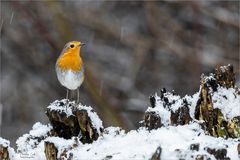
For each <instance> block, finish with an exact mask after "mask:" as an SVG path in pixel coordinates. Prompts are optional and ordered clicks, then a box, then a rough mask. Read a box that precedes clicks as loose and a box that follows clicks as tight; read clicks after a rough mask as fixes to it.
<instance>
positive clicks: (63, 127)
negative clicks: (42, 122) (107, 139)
mask: <svg viewBox="0 0 240 160" xmlns="http://www.w3.org/2000/svg"><path fill="white" fill-rule="evenodd" d="M46 114H47V116H48V118H49V120H50V123H51V125H52V126H53V134H54V135H55V136H58V137H63V138H65V139H70V138H71V137H73V136H78V137H79V138H80V140H81V141H82V142H83V143H91V142H93V141H94V140H96V139H97V138H98V137H99V135H100V134H101V133H102V131H103V126H102V121H101V120H100V119H99V117H98V116H97V114H96V112H94V111H93V109H92V108H90V107H86V106H82V105H76V104H75V103H74V102H71V101H69V100H66V99H64V100H60V101H55V102H53V103H52V104H51V105H50V106H48V107H47V111H46ZM96 121H97V122H96Z"/></svg>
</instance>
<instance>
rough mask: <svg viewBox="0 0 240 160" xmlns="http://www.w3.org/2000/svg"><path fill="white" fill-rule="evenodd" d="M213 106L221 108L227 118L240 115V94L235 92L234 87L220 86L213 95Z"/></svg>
mask: <svg viewBox="0 0 240 160" xmlns="http://www.w3.org/2000/svg"><path fill="white" fill-rule="evenodd" d="M212 100H213V107H214V108H219V109H221V112H222V113H223V115H224V117H225V119H226V120H230V119H232V118H233V117H236V116H240V95H238V94H236V93H235V89H234V88H229V89H226V88H223V87H219V88H218V91H217V92H214V93H213V96H212Z"/></svg>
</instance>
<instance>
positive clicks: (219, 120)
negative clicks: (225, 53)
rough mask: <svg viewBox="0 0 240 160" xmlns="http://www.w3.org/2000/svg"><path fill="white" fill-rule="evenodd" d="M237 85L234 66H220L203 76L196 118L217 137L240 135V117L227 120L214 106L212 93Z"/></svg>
mask: <svg viewBox="0 0 240 160" xmlns="http://www.w3.org/2000/svg"><path fill="white" fill-rule="evenodd" d="M234 86H235V74H234V72H233V66H232V65H227V66H220V67H217V68H216V70H215V74H210V76H205V75H202V76H201V88H200V95H199V99H198V102H197V106H196V109H195V118H196V119H197V120H203V121H204V125H205V128H206V130H207V132H208V133H210V134H211V135H212V136H215V137H225V138H228V137H232V138H236V137H239V136H240V117H234V118H233V119H232V120H229V121H227V120H225V119H224V116H223V114H222V112H221V110H220V109H218V108H214V106H213V100H212V95H213V93H214V92H216V91H217V90H218V87H224V88H233V87H234Z"/></svg>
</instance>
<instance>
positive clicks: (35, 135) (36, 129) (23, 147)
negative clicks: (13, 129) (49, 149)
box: [16, 122, 52, 155]
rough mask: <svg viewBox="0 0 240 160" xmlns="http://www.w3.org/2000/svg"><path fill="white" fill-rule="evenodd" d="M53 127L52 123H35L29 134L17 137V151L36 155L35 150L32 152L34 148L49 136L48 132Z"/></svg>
mask: <svg viewBox="0 0 240 160" xmlns="http://www.w3.org/2000/svg"><path fill="white" fill-rule="evenodd" d="M51 129H52V126H51V125H50V124H49V125H43V124H41V123H40V122H37V123H35V124H34V125H33V127H32V130H31V131H30V132H29V133H28V134H24V135H23V136H22V137H19V138H18V139H17V141H16V144H17V151H18V152H20V153H22V154H24V153H27V154H29V155H34V154H35V152H32V151H33V149H34V148H36V147H37V145H38V144H39V143H40V140H41V139H44V138H45V137H47V136H48V135H47V133H48V132H49V131H50V130H51ZM39 138H41V139H39Z"/></svg>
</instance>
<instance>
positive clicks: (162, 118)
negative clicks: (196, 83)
mask: <svg viewBox="0 0 240 160" xmlns="http://www.w3.org/2000/svg"><path fill="white" fill-rule="evenodd" d="M234 87H235V74H234V71H233V66H232V65H227V66H220V67H217V68H216V70H215V74H210V76H204V75H202V76H201V87H200V91H199V93H197V94H195V95H193V96H192V97H191V96H185V97H183V98H181V97H180V96H178V95H176V94H175V93H174V92H167V91H166V89H162V90H161V92H160V96H158V95H157V94H156V95H154V96H151V97H150V104H151V107H149V108H148V109H147V111H146V112H145V116H144V126H145V127H147V128H148V129H149V130H152V129H157V128H160V127H163V126H168V125H185V124H189V123H190V122H192V121H200V122H201V123H200V124H202V126H203V129H204V130H205V131H206V132H207V133H209V134H210V135H212V136H215V137H224V138H228V137H231V138H237V137H240V113H239V112H240V111H239V110H240V105H239V103H240V101H239V100H240V98H239V95H240V91H239V88H234ZM231 102H232V103H233V104H230V103H231ZM230 106H231V107H230ZM231 110H232V111H231ZM234 112H235V113H234ZM234 115H235V116H234Z"/></svg>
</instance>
